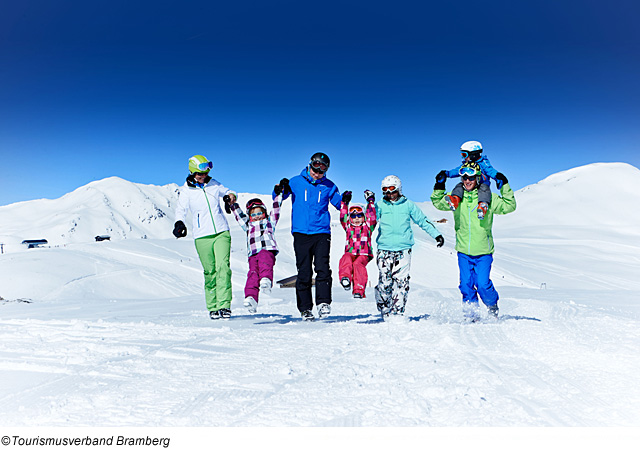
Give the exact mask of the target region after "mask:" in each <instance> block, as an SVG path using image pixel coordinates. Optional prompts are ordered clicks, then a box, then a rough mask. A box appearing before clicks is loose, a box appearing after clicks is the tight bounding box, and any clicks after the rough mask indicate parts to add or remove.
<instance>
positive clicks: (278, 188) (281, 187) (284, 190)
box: [273, 178, 291, 195]
mask: <svg viewBox="0 0 640 450" xmlns="http://www.w3.org/2000/svg"><path fill="white" fill-rule="evenodd" d="M273 192H275V194H276V195H280V194H290V193H291V188H290V187H289V179H288V178H283V179H282V180H280V183H278V184H276V185H275V186H274V187H273Z"/></svg>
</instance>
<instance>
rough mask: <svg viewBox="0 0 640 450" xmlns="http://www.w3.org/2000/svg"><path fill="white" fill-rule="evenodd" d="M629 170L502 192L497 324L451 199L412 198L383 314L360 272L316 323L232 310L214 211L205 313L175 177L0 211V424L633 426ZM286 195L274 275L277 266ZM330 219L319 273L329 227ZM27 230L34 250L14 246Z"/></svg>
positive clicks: (638, 400) (604, 169) (635, 243)
mask: <svg viewBox="0 0 640 450" xmlns="http://www.w3.org/2000/svg"><path fill="white" fill-rule="evenodd" d="M639 173H640V171H639V170H638V169H637V168H635V167H633V166H630V165H627V164H592V165H588V166H584V167H578V168H575V169H571V170H568V171H565V172H561V173H557V174H554V175H551V176H550V177H548V178H546V179H544V180H542V181H540V182H539V183H536V184H534V185H531V186H527V187H526V188H524V189H521V190H520V191H518V192H517V193H516V200H517V202H518V209H517V210H516V212H515V213H513V214H511V215H507V216H497V217H495V220H494V237H495V245H496V253H495V261H494V268H493V272H492V278H493V280H494V283H495V285H496V287H497V289H498V291H499V293H500V296H501V298H500V314H501V316H500V320H499V321H498V322H497V323H479V324H473V325H470V324H465V323H464V322H463V320H462V314H461V307H460V294H459V291H458V288H457V286H458V267H457V260H456V253H455V251H454V249H453V246H454V229H453V223H452V220H451V219H452V214H451V213H450V212H441V211H436V210H435V209H434V208H433V206H432V205H431V204H430V203H429V202H425V203H420V204H419V205H420V207H421V208H422V209H423V210H424V211H425V212H426V213H427V215H428V216H429V217H430V218H431V219H434V220H437V219H442V218H446V219H448V222H447V223H439V224H437V225H438V227H439V229H440V230H441V231H442V233H443V235H444V237H445V240H446V242H445V246H444V248H442V249H437V248H436V247H435V243H434V241H433V239H431V238H430V237H429V236H427V235H426V233H424V232H422V231H421V230H419V229H415V238H416V245H415V246H414V251H413V256H412V267H411V291H410V293H409V300H408V304H407V314H406V321H405V322H401V323H386V322H382V321H381V320H380V319H379V317H378V314H377V311H376V308H375V302H374V300H373V289H372V287H368V288H367V291H366V293H367V298H366V299H362V300H356V299H353V298H352V297H351V296H350V294H349V293H348V292H346V291H344V290H343V289H342V288H341V287H339V286H338V284H337V283H334V284H335V286H334V289H333V299H334V303H333V312H332V315H331V316H330V317H329V318H328V319H325V320H322V321H316V322H315V323H303V322H302V321H301V320H300V318H299V315H298V312H297V310H296V306H295V292H294V290H292V289H279V288H277V287H276V288H274V289H273V291H272V292H271V294H268V295H266V294H265V295H262V296H261V298H260V306H259V309H258V314H257V315H253V316H251V315H249V314H248V313H246V312H245V311H244V310H243V307H242V299H243V287H244V281H245V277H246V272H247V258H246V239H245V235H244V232H242V230H241V229H240V227H239V226H238V225H237V224H235V223H233V218H232V216H228V219H229V221H230V226H231V234H232V254H231V268H232V271H233V277H232V283H233V296H234V300H233V303H232V309H233V311H234V313H233V314H234V316H233V317H232V319H231V320H230V321H226V322H212V321H211V320H209V319H208V316H207V314H206V311H205V307H204V299H203V293H202V268H201V266H200V263H199V261H198V257H197V255H196V252H195V249H194V245H193V240H192V239H191V237H190V236H188V237H187V238H186V239H179V240H176V239H174V238H173V236H172V235H171V230H172V228H173V222H174V219H173V217H174V215H173V210H174V208H175V201H176V188H177V186H176V185H168V186H162V187H158V186H142V185H138V184H134V183H129V182H127V181H124V180H121V179H118V178H109V179H106V180H102V181H98V182H94V183H90V184H89V185H87V186H84V187H82V188H79V189H77V190H76V191H74V192H72V193H70V194H67V195H65V196H63V197H61V198H60V199H56V200H36V201H31V202H23V203H18V204H14V205H8V206H4V207H0V242H2V243H4V244H5V246H4V247H5V248H4V252H5V253H4V254H2V255H0V297H1V298H2V299H1V300H0V377H1V378H2V379H3V383H2V384H1V385H0V423H2V424H4V425H14V426H24V425H27V426H33V425H54V426H55V425H67V426H68V425H72V426H87V425H89V426H124V425H136V426H140V425H145V426H194V425H195V426H205V427H206V426H212V425H215V426H274V425H275V426H278V425H280V426H440V427H443V426H444V427H447V426H454V427H456V426H474V425H479V426H532V425H533V426H636V427H637V426H640V385H639V384H638V383H637V382H636V380H637V373H638V372H639V371H640V352H638V348H640V327H639V326H638V325H639V324H638V321H639V320H640V281H639V279H638V276H637V274H638V273H640V258H639V257H638V256H637V255H639V254H640V239H639V238H640V236H639V234H640V232H639V231H638V227H637V223H638V220H639V219H640V217H639V215H640V213H639V212H638V211H637V210H636V209H630V208H629V206H628V205H635V204H637V201H638V200H640V199H639V198H638V197H639V194H638V193H637V192H636V191H635V190H634V189H633V188H632V183H630V182H629V180H630V179H632V178H636V179H637V178H638V174H639ZM448 187H449V188H451V187H452V186H448ZM492 188H493V189H495V186H493V187H492ZM429 194H430V186H429V187H426V192H425V197H428V195H429ZM254 196H256V194H249V193H245V194H240V195H239V197H240V201H239V203H240V204H241V205H244V203H245V202H246V201H247V200H248V199H249V198H250V197H254ZM259 197H261V198H262V199H263V200H264V201H265V203H267V205H268V204H269V203H268V201H269V198H270V196H269V195H268V194H264V195H259ZM355 200H358V199H355ZM290 208H291V206H290V202H286V203H285V204H284V205H283V213H282V217H281V220H280V222H279V224H278V227H277V231H276V238H277V240H278V245H279V247H280V249H281V252H280V254H279V255H278V258H277V263H276V267H275V278H276V279H280V278H285V277H288V276H290V275H293V274H295V258H294V254H293V245H292V238H291V234H290V224H291V222H290ZM332 218H333V222H332V227H333V245H332V255H331V258H332V265H333V267H334V274H335V272H337V261H338V259H339V257H340V256H341V254H342V252H343V249H344V233H343V231H342V228H341V227H340V224H339V223H338V213H337V212H336V211H334V212H332ZM187 225H188V226H189V225H190V224H187ZM72 230H73V231H72ZM98 234H110V235H111V236H112V238H113V239H112V241H111V242H95V241H94V236H95V235H98ZM145 236H146V239H143V237H145ZM35 238H46V239H48V240H49V242H50V243H51V244H52V246H51V248H41V249H33V250H27V249H26V248H25V247H24V246H23V245H20V242H21V241H22V240H23V239H35ZM368 270H369V279H370V281H371V284H372V285H373V284H375V282H376V278H377V269H376V266H375V262H372V263H370V264H369V266H368ZM334 278H335V277H334Z"/></svg>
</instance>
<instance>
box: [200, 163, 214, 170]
mask: <svg viewBox="0 0 640 450" xmlns="http://www.w3.org/2000/svg"><path fill="white" fill-rule="evenodd" d="M211 169H213V163H212V162H211V161H207V162H203V163H200V164H198V171H200V172H208V171H210V170H211Z"/></svg>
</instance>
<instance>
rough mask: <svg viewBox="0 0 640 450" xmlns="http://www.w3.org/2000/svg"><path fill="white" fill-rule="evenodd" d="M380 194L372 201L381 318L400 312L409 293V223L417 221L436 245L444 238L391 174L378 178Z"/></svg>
mask: <svg viewBox="0 0 640 450" xmlns="http://www.w3.org/2000/svg"><path fill="white" fill-rule="evenodd" d="M382 193H383V194H384V197H383V199H382V200H380V201H378V202H377V203H376V217H377V220H378V230H379V231H378V237H377V238H376V244H377V247H378V252H377V255H376V256H377V257H376V262H377V263H378V273H379V276H378V285H377V286H376V288H375V294H376V304H377V307H378V311H380V314H382V318H383V320H386V319H387V318H388V317H389V314H392V315H397V316H402V315H403V314H404V308H405V305H406V303H407V295H408V294H409V269H410V267H411V248H412V247H413V243H414V240H413V231H412V230H411V223H412V222H413V223H415V224H417V225H418V226H419V227H420V228H422V229H423V230H424V231H426V232H427V233H428V234H429V236H431V237H432V238H434V239H435V240H436V242H437V243H438V244H437V245H438V247H442V246H443V245H444V238H443V237H442V235H441V234H440V232H439V231H438V229H437V228H436V227H435V225H434V224H433V223H431V221H430V220H429V219H428V218H427V216H425V215H424V213H423V212H422V211H421V210H420V208H418V207H417V206H416V205H415V203H413V202H412V201H411V200H409V199H408V198H406V197H405V196H404V195H402V183H401V182H400V179H399V178H398V177H396V176H395V175H389V176H387V177H385V178H384V180H382Z"/></svg>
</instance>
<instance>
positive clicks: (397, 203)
mask: <svg viewBox="0 0 640 450" xmlns="http://www.w3.org/2000/svg"><path fill="white" fill-rule="evenodd" d="M382 201H383V202H385V203H386V204H387V205H401V204H403V203H404V202H406V201H407V197H405V196H404V195H401V196H400V197H398V200H396V201H395V202H392V201H389V200H387V199H386V198H385V197H384V195H383V196H382Z"/></svg>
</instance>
